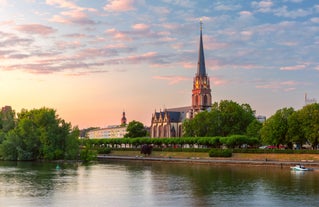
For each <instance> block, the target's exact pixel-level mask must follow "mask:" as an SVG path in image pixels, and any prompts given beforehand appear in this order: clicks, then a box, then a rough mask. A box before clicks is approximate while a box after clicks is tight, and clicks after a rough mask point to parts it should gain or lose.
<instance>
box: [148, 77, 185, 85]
mask: <svg viewBox="0 0 319 207" xmlns="http://www.w3.org/2000/svg"><path fill="white" fill-rule="evenodd" d="M152 79H155V80H165V81H168V85H175V84H178V83H180V82H182V81H189V80H190V78H187V77H184V76H153V77H152Z"/></svg>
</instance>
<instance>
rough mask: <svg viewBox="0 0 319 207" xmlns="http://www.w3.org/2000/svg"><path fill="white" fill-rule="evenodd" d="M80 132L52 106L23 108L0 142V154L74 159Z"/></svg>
mask: <svg viewBox="0 0 319 207" xmlns="http://www.w3.org/2000/svg"><path fill="white" fill-rule="evenodd" d="M78 135H79V130H78V129H77V128H73V129H71V124H70V123H66V122H65V121H64V120H63V119H60V118H59V117H58V116H57V115H56V111H55V110H53V109H48V108H41V109H33V110H30V111H28V110H25V109H23V110H21V112H20V113H18V119H17V124H16V127H15V128H14V129H12V130H10V131H9V132H8V133H6V136H5V139H4V141H3V142H2V144H1V145H0V156H1V158H2V159H4V160H36V159H46V160H56V159H75V158H76V157H77V155H78V150H79V147H78V141H77V140H78Z"/></svg>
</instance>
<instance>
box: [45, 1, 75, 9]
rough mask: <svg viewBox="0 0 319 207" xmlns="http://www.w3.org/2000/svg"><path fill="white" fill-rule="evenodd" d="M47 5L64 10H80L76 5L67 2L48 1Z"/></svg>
mask: <svg viewBox="0 0 319 207" xmlns="http://www.w3.org/2000/svg"><path fill="white" fill-rule="evenodd" d="M46 4H48V5H57V6H59V7H62V8H69V9H75V8H78V6H77V5H76V4H74V3H73V2H70V1H67V0H46Z"/></svg>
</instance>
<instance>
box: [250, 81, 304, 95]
mask: <svg viewBox="0 0 319 207" xmlns="http://www.w3.org/2000/svg"><path fill="white" fill-rule="evenodd" d="M262 82H264V83H262ZM301 84H302V83H300V82H296V81H291V80H290V81H269V82H265V81H261V82H260V83H257V85H256V88H260V89H270V90H272V91H285V92H289V91H294V90H296V89H297V86H298V85H301Z"/></svg>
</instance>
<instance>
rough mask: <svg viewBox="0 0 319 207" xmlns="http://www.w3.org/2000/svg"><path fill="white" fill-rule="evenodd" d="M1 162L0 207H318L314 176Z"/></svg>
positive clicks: (264, 170) (150, 165) (318, 184)
mask: <svg viewBox="0 0 319 207" xmlns="http://www.w3.org/2000/svg"><path fill="white" fill-rule="evenodd" d="M55 166H56V164H54V163H33V162H27V163H24V162H22V163H20V162H17V163H13V162H9V163H8V162H1V163H0V203H1V206H2V205H3V206H105V205H106V206H109V205H112V206H149V207H151V206H232V205H234V206H287V205H289V206H300V205H304V206H319V201H317V200H318V199H317V197H318V195H319V174H318V172H306V173H302V174H300V173H293V172H291V171H290V170H289V169H288V168H284V169H281V168H272V167H252V166H244V167H241V166H210V165H193V164H176V163H157V162H123V161H121V162H118V161H112V162H107V163H100V164H93V165H89V166H82V165H79V164H62V165H60V166H61V169H60V170H56V169H55Z"/></svg>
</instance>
